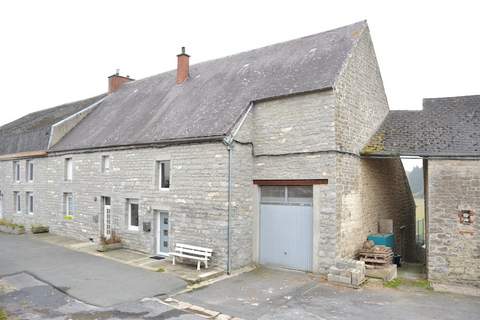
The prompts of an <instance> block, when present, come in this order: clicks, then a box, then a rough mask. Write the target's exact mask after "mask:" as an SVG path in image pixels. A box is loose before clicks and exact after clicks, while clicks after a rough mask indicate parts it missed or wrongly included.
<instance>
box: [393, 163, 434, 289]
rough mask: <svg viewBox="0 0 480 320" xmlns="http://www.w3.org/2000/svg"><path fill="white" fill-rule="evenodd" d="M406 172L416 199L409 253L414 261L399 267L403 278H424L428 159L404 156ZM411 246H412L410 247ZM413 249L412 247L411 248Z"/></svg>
mask: <svg viewBox="0 0 480 320" xmlns="http://www.w3.org/2000/svg"><path fill="white" fill-rule="evenodd" d="M402 163H403V167H404V169H405V174H406V176H407V178H408V183H409V185H410V190H411V192H412V195H413V198H414V201H415V207H416V208H415V247H414V250H415V252H414V253H411V252H410V254H409V256H410V257H414V258H415V259H414V261H407V262H405V263H403V265H402V266H401V267H400V268H399V269H398V272H399V276H400V277H402V278H411V279H424V278H426V267H425V266H426V250H427V237H426V225H427V223H426V221H427V219H428V217H427V211H426V205H425V204H426V190H425V171H424V170H426V165H424V164H426V160H423V159H422V158H419V157H402ZM410 248H411V247H410ZM410 250H412V249H410Z"/></svg>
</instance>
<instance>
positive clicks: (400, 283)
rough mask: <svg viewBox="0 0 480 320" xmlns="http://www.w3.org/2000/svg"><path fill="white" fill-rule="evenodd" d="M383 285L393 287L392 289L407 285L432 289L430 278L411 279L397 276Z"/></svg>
mask: <svg viewBox="0 0 480 320" xmlns="http://www.w3.org/2000/svg"><path fill="white" fill-rule="evenodd" d="M383 286H384V287H385V288H392V289H397V288H398V287H400V286H405V287H415V288H421V289H425V290H432V286H431V285H430V282H429V281H428V280H425V279H424V280H409V279H402V278H397V279H393V280H391V281H387V282H384V283H383Z"/></svg>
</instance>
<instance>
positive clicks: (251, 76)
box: [52, 21, 367, 151]
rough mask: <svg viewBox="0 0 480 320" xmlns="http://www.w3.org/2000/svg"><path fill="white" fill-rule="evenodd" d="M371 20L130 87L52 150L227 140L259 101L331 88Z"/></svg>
mask: <svg viewBox="0 0 480 320" xmlns="http://www.w3.org/2000/svg"><path fill="white" fill-rule="evenodd" d="M365 28H367V23H366V22H365V21H362V22H358V23H355V24H352V25H349V26H345V27H342V28H338V29H334V30H331V31H327V32H323V33H320V34H316V35H312V36H308V37H304V38H300V39H296V40H292V41H288V42H284V43H279V44H275V45H271V46H267V47H264V48H260V49H256V50H252V51H248V52H243V53H240V54H236V55H232V56H228V57H224V58H221V59H216V60H211V61H207V62H203V63H199V64H195V65H191V66H190V78H189V79H188V80H187V81H186V82H184V83H183V84H180V85H176V84H175V79H176V71H175V70H172V71H169V72H165V73H161V74H158V75H156V76H152V77H149V78H145V79H141V80H136V81H132V82H130V83H127V84H124V85H123V86H122V87H121V88H120V89H119V90H118V91H116V92H115V93H113V94H111V95H109V96H108V97H107V98H106V99H105V100H104V101H103V102H102V103H101V105H100V106H99V107H98V108H96V109H95V110H93V111H92V113H90V114H89V116H88V117H87V118H85V119H84V120H83V121H82V122H81V123H80V124H78V125H77V126H76V127H75V128H74V129H73V130H72V131H71V132H70V133H69V134H67V135H66V136H65V137H64V138H63V139H62V140H61V141H60V142H59V143H58V144H56V145H55V146H54V147H53V148H52V149H53V150H54V151H55V150H56V151H59V150H73V149H85V148H87V149H88V148H97V147H108V146H122V145H135V144H148V143H160V142H165V141H172V140H190V139H195V138H204V137H217V138H218V137H221V136H223V135H226V134H228V133H229V131H230V130H231V129H232V127H233V126H234V124H235V123H236V121H237V120H238V119H239V117H241V115H242V113H243V112H245V110H246V109H247V107H248V105H249V103H250V102H251V101H254V100H260V99H264V98H271V97H278V96H283V95H288V94H294V93H301V92H308V91H313V90H321V89H326V88H330V87H332V86H333V85H334V82H335V80H336V78H337V76H338V74H339V73H340V71H341V69H342V66H343V64H344V62H345V60H346V59H347V57H348V54H349V52H350V51H351V49H352V47H353V46H354V44H355V43H356V41H357V39H358V38H359V37H360V35H361V34H362V32H363V30H364V29H365Z"/></svg>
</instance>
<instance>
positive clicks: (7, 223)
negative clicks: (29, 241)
mask: <svg viewBox="0 0 480 320" xmlns="http://www.w3.org/2000/svg"><path fill="white" fill-rule="evenodd" d="M0 226H5V227H8V228H10V229H18V230H25V226H24V225H23V224H17V223H13V222H11V221H9V220H6V219H0Z"/></svg>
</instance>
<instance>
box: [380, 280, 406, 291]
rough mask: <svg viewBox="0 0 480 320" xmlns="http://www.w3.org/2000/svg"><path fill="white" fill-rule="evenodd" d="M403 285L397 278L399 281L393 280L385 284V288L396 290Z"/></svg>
mask: <svg viewBox="0 0 480 320" xmlns="http://www.w3.org/2000/svg"><path fill="white" fill-rule="evenodd" d="M401 284H402V280H401V279H398V278H397V279H393V280H390V281H387V282H385V283H384V284H383V286H384V287H386V288H393V289H396V288H398V287H400V285H401Z"/></svg>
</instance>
